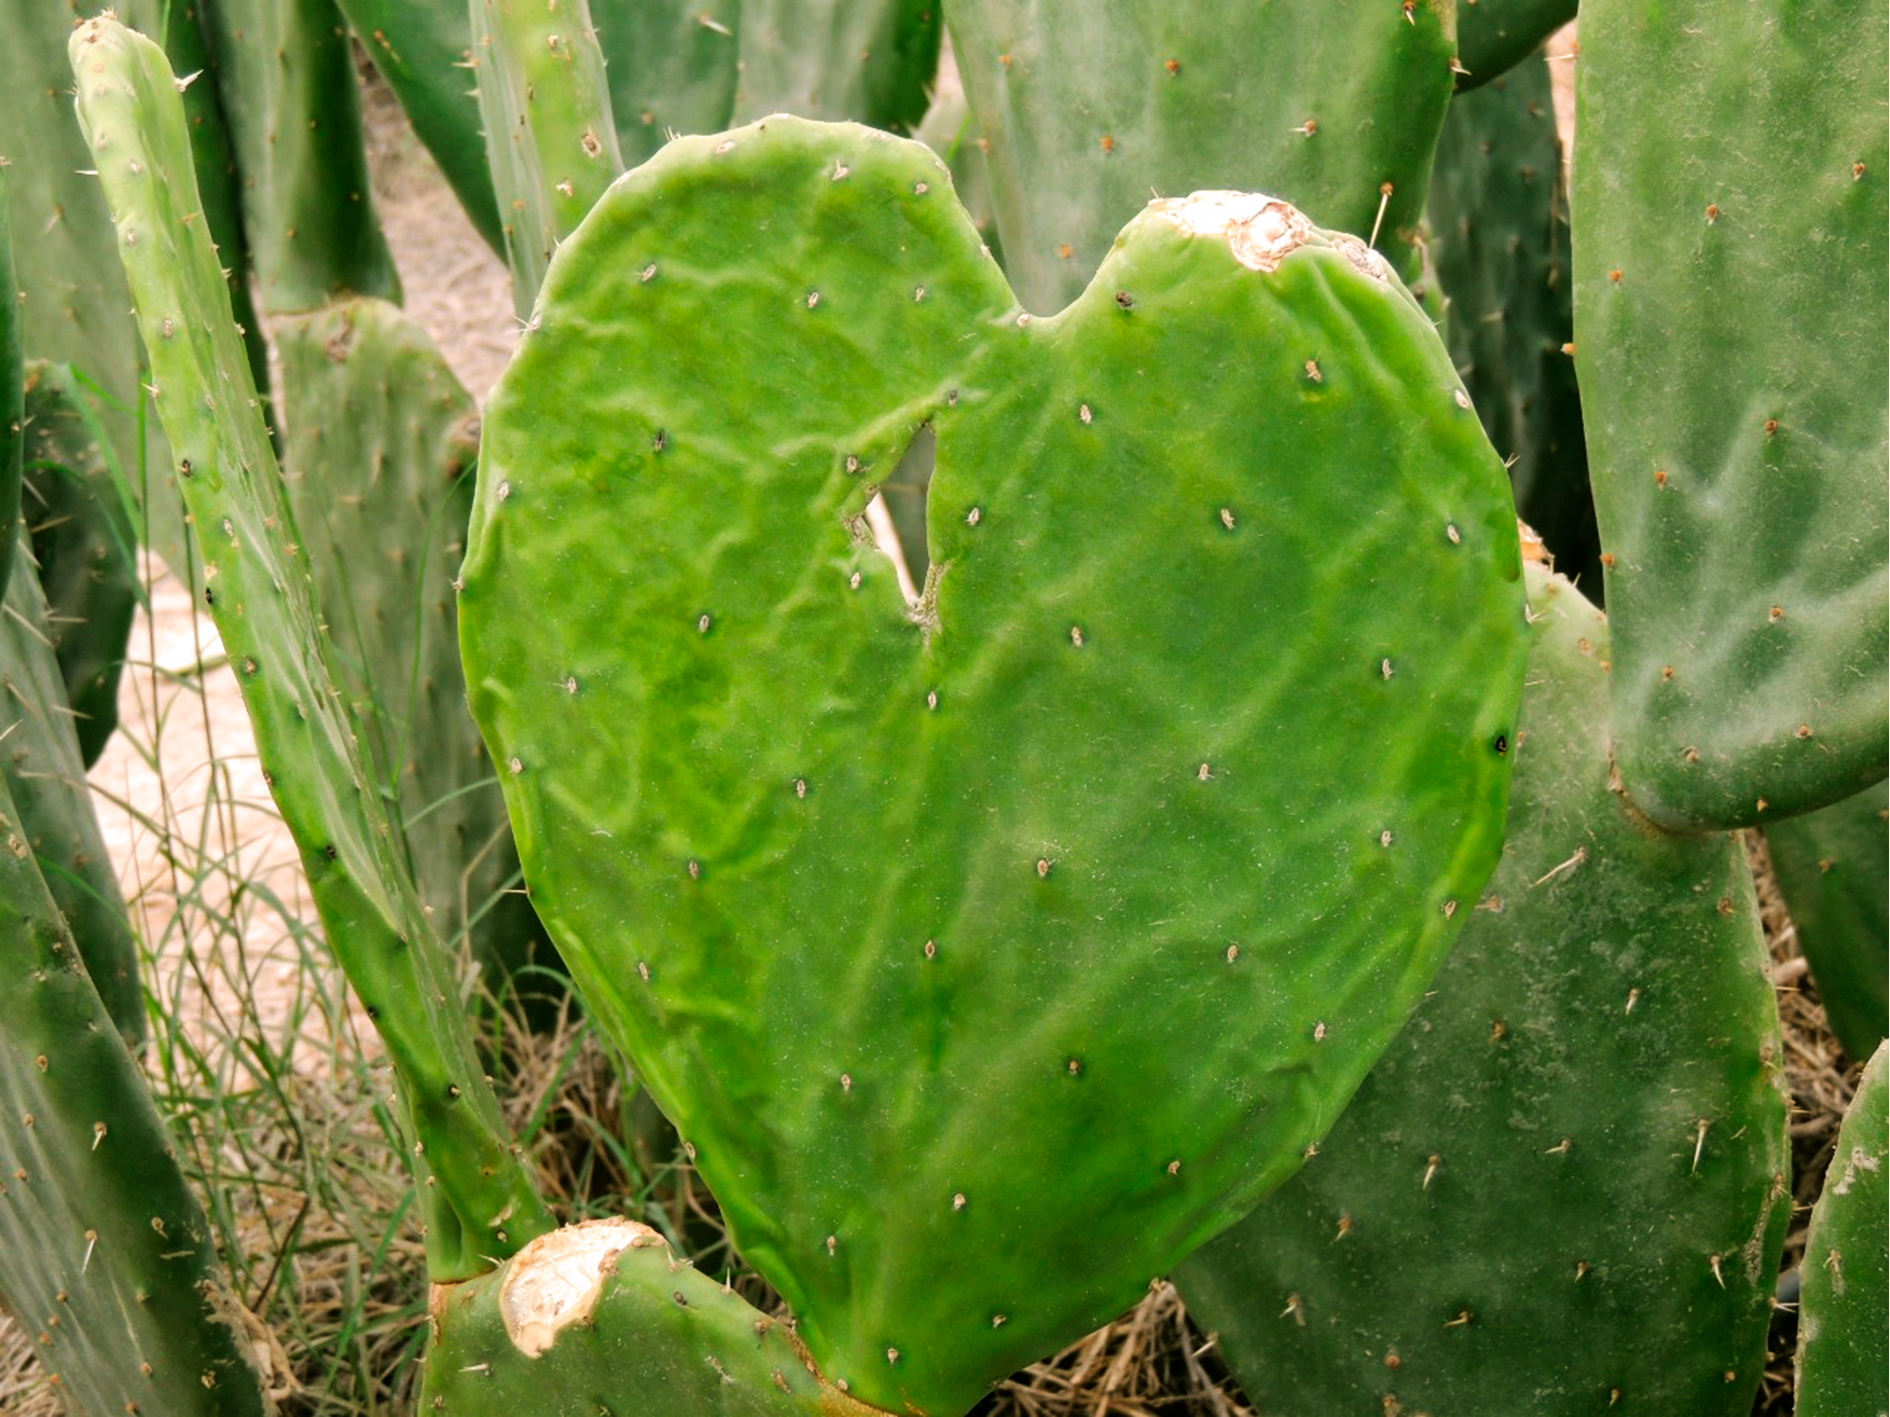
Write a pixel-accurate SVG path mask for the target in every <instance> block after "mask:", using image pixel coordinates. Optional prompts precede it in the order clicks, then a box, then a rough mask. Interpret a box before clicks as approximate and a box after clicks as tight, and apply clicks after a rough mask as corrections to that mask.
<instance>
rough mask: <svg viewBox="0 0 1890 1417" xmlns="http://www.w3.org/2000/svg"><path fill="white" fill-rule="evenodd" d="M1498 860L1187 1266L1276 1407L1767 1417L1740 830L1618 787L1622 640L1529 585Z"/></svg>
mask: <svg viewBox="0 0 1890 1417" xmlns="http://www.w3.org/2000/svg"><path fill="white" fill-rule="evenodd" d="M1527 574H1528V577H1529V584H1530V604H1531V611H1532V614H1533V616H1534V628H1533V629H1532V631H1531V639H1532V646H1531V652H1530V658H1529V681H1528V688H1527V689H1526V690H1525V691H1524V695H1523V705H1522V715H1521V719H1520V721H1519V724H1518V728H1517V732H1516V735H1515V742H1514V749H1515V753H1516V778H1515V783H1514V788H1513V794H1512V797H1511V804H1510V816H1509V823H1510V829H1509V839H1508V841H1507V842H1506V843H1505V845H1504V851H1503V860H1502V864H1501V865H1499V866H1498V867H1497V871H1496V875H1495V876H1494V878H1492V880H1491V882H1490V885H1489V889H1488V890H1487V891H1486V892H1485V893H1484V895H1483V897H1482V899H1481V900H1479V901H1478V902H1477V904H1476V908H1475V912H1474V914H1473V915H1472V917H1471V922H1470V924H1469V925H1468V926H1467V927H1466V928H1465V930H1464V932H1463V937H1462V939H1461V940H1459V941H1458V944H1457V947H1456V949H1455V950H1454V951H1453V952H1452V953H1451V956H1450V960H1449V962H1448V963H1447V964H1446V965H1445V967H1444V970H1443V972H1442V973H1441V974H1440V975H1439V976H1438V979H1437V982H1436V984H1435V985H1434V986H1433V989H1432V993H1431V994H1430V995H1429V996H1427V997H1426V999H1425V1001H1424V1003H1423V1004H1422V1005H1421V1006H1420V1007H1419V1009H1418V1012H1417V1014H1416V1015H1415V1016H1414V1017H1413V1018H1412V1020H1411V1022H1410V1024H1409V1026H1408V1027H1407V1028H1406V1029H1405V1031H1404V1034H1403V1035H1402V1036H1401V1037H1400V1038H1399V1039H1398V1041H1397V1042H1396V1043H1394V1044H1393V1045H1392V1046H1391V1049H1390V1050H1389V1051H1388V1052H1387V1053H1386V1054H1385V1056H1384V1058H1383V1059H1382V1060H1381V1061H1380V1062H1379V1064H1378V1066H1377V1067H1376V1068H1375V1069H1374V1070H1373V1071H1372V1074H1371V1076H1370V1077H1368V1078H1367V1079H1366V1080H1365V1084H1364V1086H1362V1087H1361V1088H1360V1089H1359V1092H1358V1096H1357V1097H1356V1098H1354V1099H1353V1101H1352V1105H1351V1107H1350V1108H1349V1109H1348V1110H1347V1112H1346V1114H1345V1116H1344V1117H1342V1118H1341V1119H1340V1120H1339V1124H1338V1125H1337V1126H1336V1127H1334V1128H1333V1130H1332V1133H1331V1135H1330V1136H1328V1137H1327V1138H1326V1140H1325V1142H1324V1143H1323V1144H1322V1145H1321V1147H1320V1150H1319V1155H1318V1156H1317V1157H1316V1158H1314V1159H1313V1160H1312V1161H1310V1162H1308V1163H1307V1165H1306V1168H1305V1169H1304V1170H1303V1171H1301V1172H1300V1174H1299V1175H1298V1176H1296V1177H1294V1178H1293V1180H1291V1181H1290V1182H1288V1183H1287V1184H1286V1185H1285V1186H1284V1187H1282V1188H1281V1189H1280V1190H1279V1191H1278V1192H1276V1193H1275V1194H1274V1195H1272V1196H1270V1197H1268V1198H1267V1199H1266V1200H1265V1201H1263V1202H1262V1203H1261V1205H1260V1207H1259V1208H1258V1209H1257V1210H1255V1211H1254V1213H1253V1214H1252V1215H1251V1216H1249V1217H1248V1218H1247V1219H1246V1220H1244V1221H1243V1222H1241V1224H1240V1225H1239V1226H1237V1227H1235V1229H1234V1230H1232V1231H1230V1232H1229V1233H1228V1234H1227V1235H1225V1236H1223V1237H1222V1238H1221V1239H1220V1240H1218V1241H1216V1242H1214V1243H1213V1244H1212V1245H1210V1246H1208V1247H1207V1248H1205V1249H1203V1250H1202V1251H1201V1252H1200V1253H1199V1254H1197V1255H1196V1256H1195V1257H1194V1258H1193V1259H1192V1260H1190V1261H1189V1262H1188V1263H1187V1264H1186V1265H1185V1266H1183V1268H1182V1270H1181V1271H1180V1273H1178V1274H1177V1276H1176V1282H1177V1284H1179V1285H1180V1287H1181V1290H1182V1294H1183V1296H1184V1297H1185V1298H1186V1299H1187V1301H1188V1307H1189V1310H1190V1312H1191V1313H1192V1314H1193V1315H1194V1316H1195V1318H1196V1319H1197V1321H1198V1322H1200V1324H1201V1325H1202V1326H1203V1327H1204V1328H1206V1329H1209V1330H1211V1331H1218V1333H1219V1334H1220V1346H1221V1350H1222V1352H1223V1354H1224V1355H1225V1356H1226V1358H1227V1361H1228V1364H1229V1366H1231V1367H1232V1368H1233V1369H1234V1371H1235V1373H1236V1375H1237V1376H1238V1377H1239V1379H1240V1382H1241V1386H1242V1387H1243V1388H1244V1389H1245V1390H1246V1393H1247V1395H1248V1397H1249V1398H1251V1399H1252V1400H1253V1401H1254V1402H1255V1403H1256V1404H1258V1405H1259V1407H1260V1409H1261V1410H1262V1411H1265V1412H1267V1413H1269V1414H1278V1417H1293V1415H1294V1414H1319V1417H1325V1414H1329V1413H1337V1412H1364V1411H1368V1410H1369V1411H1372V1412H1377V1411H1379V1410H1380V1407H1381V1405H1382V1407H1383V1410H1384V1411H1386V1412H1405V1413H1415V1412H1440V1413H1441V1412H1462V1413H1516V1414H1568V1415H1569V1417H1574V1414H1577V1413H1598V1412H1607V1411H1610V1410H1619V1411H1622V1412H1646V1413H1681V1412H1684V1413H1688V1414H1689V1415H1690V1417H1693V1414H1697V1415H1698V1417H1706V1415H1707V1414H1711V1413H1722V1414H1726V1417H1733V1414H1739V1417H1743V1414H1745V1413H1746V1412H1747V1411H1748V1410H1749V1409H1750V1407H1751V1403H1752V1393H1753V1389H1754V1387H1755V1386H1756V1384H1757V1382H1758V1379H1759V1374H1760V1372H1761V1370H1762V1369H1763V1367H1764V1365H1765V1336H1766V1326H1767V1322H1768V1320H1769V1318H1770V1313H1771V1294H1772V1288H1773V1279H1774V1276H1775V1275H1776V1272H1777V1268H1778V1257H1779V1250H1780V1246H1781V1243H1782V1241H1783V1239H1784V1233H1785V1221H1786V1216H1787V1213H1788V1210H1789V1207H1790V1196H1789V1193H1788V1191H1787V1189H1786V1176H1785V1173H1786V1169H1787V1167H1788V1166H1789V1158H1790V1153H1789V1150H1788V1147H1787V1143H1786V1138H1785V1099H1784V1097H1783V1096H1782V1092H1781V1088H1780V1085H1779V1078H1780V1069H1781V1059H1780V1050H1781V1037H1780V1033H1779V1025H1778V1012H1777V1008H1776V1006H1775V1004H1774V1002H1773V997H1772V992H1771V989H1770V986H1769V985H1768V983H1767V980H1766V974H1765V960H1766V952H1765V944H1764V941H1763V939H1762V937H1761V935H1760V931H1759V926H1758V919H1757V910H1756V907H1755V903H1754V900H1753V893H1752V881H1751V876H1750V873H1749V872H1748V870H1747V868H1746V863H1745V857H1744V853H1743V852H1742V851H1741V850H1740V848H1739V846H1738V844H1737V843H1736V842H1734V841H1732V840H1730V839H1728V838H1726V837H1677V836H1668V835H1667V834H1665V833H1663V832H1658V831H1653V830H1650V829H1649V828H1648V826H1647V825H1646V823H1645V822H1644V821H1642V820H1641V819H1640V818H1638V817H1637V816H1636V815H1635V814H1634V813H1633V811H1632V810H1631V809H1630V808H1629V807H1628V806H1627V805H1626V804H1624V803H1623V802H1622V800H1621V799H1620V797H1619V796H1618V795H1616V794H1615V793H1614V792H1613V791H1612V790H1611V789H1610V785H1609V764H1608V737H1607V713H1606V694H1607V671H1606V667H1605V664H1604V661H1605V660H1606V658H1607V656H1608V653H1609V650H1608V629H1607V625H1606V622H1605V621H1604V620H1603V618H1602V616H1601V614H1600V613H1599V612H1598V611H1596V610H1595V609H1594V608H1593V607H1592V606H1590V605H1589V604H1588V602H1587V601H1586V600H1584V599H1583V598H1582V596H1581V594H1580V593H1579V592H1578V591H1576V590H1575V588H1574V587H1573V586H1572V585H1570V584H1569V583H1568V582H1567V581H1565V580H1563V579H1561V578H1560V577H1558V576H1553V575H1551V574H1550V573H1549V572H1548V571H1547V570H1546V569H1543V568H1542V567H1539V566H1530V567H1529V568H1528V569H1527Z"/></svg>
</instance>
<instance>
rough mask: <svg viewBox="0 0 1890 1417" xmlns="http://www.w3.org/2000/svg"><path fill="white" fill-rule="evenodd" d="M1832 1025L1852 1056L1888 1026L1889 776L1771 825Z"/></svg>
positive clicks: (1771, 841) (1780, 869)
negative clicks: (1830, 804) (1816, 809)
mask: <svg viewBox="0 0 1890 1417" xmlns="http://www.w3.org/2000/svg"><path fill="white" fill-rule="evenodd" d="M1765 843H1766V845H1767V846H1768V847H1770V848H1771V853H1772V868H1773V870H1774V871H1775V872H1776V873H1777V875H1778V888H1779V891H1780V892H1781V893H1782V894H1783V895H1784V897H1785V905H1786V907H1787V908H1788V909H1789V910H1790V911H1791V913H1792V924H1793V925H1794V926H1796V927H1797V931H1798V947H1799V948H1800V949H1801V950H1803V951H1804V953H1805V958H1806V959H1807V960H1808V961H1810V964H1811V977H1812V978H1813V979H1814V980H1815V981H1816V982H1817V985H1818V997H1819V999H1821V1000H1822V1001H1823V1003H1824V1013H1825V1018H1826V1019H1827V1020H1828V1021H1829V1022H1830V1024H1831V1031H1832V1032H1833V1033H1835V1034H1836V1035H1837V1036H1838V1041H1839V1042H1841V1043H1842V1044H1843V1045H1844V1051H1845V1052H1846V1053H1848V1054H1849V1055H1850V1056H1851V1057H1852V1058H1853V1059H1857V1058H1868V1057H1869V1056H1870V1055H1871V1054H1872V1053H1874V1052H1876V1051H1877V1045H1878V1044H1879V1043H1881V1042H1883V1040H1884V1036H1885V1034H1886V1033H1890V786H1886V785H1885V784H1884V783H1881V782H1880V783H1878V784H1877V785H1876V786H1875V787H1868V788H1865V789H1864V791H1862V792H1860V793H1858V794H1857V796H1855V797H1849V798H1846V799H1845V800H1844V801H1842V802H1839V803H1838V804H1837V805H1836V806H1833V807H1826V808H1825V809H1824V810H1823V811H1821V812H1811V813H1808V814H1806V815H1805V816H1802V817H1793V818H1792V819H1791V820H1790V821H1786V822H1776V823H1774V824H1773V825H1772V826H1770V827H1768V828H1766V832H1765Z"/></svg>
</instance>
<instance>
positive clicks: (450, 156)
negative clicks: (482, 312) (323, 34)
mask: <svg viewBox="0 0 1890 1417" xmlns="http://www.w3.org/2000/svg"><path fill="white" fill-rule="evenodd" d="M338 3H339V5H340V7H341V10H342V13H343V14H345V15H346V16H347V17H348V23H349V24H350V25H352V26H353V27H354V32H355V35H356V37H357V38H359V40H360V41H361V47H362V48H363V49H365V50H367V53H368V57H369V58H370V59H372V60H373V61H374V67H375V69H376V70H378V71H379V73H380V75H381V77H382V78H383V79H385V80H386V81H387V86H388V87H389V88H391V89H392V90H393V91H394V93H395V94H396V95H397V96H398V97H399V99H400V106H401V109H402V111H404V112H405V113H406V115H407V121H408V122H409V123H411V124H412V125H413V131H414V135H415V136H416V137H418V138H419V139H420V141H421V142H422V143H424V144H426V148H427V151H428V152H430V153H432V154H433V160H434V161H435V162H437V163H438V164H439V165H440V173H441V175H442V176H444V177H445V178H446V180H447V182H448V184H449V185H450V186H451V187H452V189H453V193H454V195H455V196H457V197H458V198H459V203H460V205H461V206H462V207H464V208H465V209H466V215H467V217H468V219H469V220H471V222H472V224H473V225H474V226H475V227H477V228H478V229H479V234H480V235H481V236H483V237H484V238H485V240H486V244H487V245H489V246H491V247H492V249H493V250H494V251H496V252H498V253H499V254H500V255H504V254H505V237H504V235H503V232H502V224H501V222H500V220H499V203H498V199H497V198H496V197H495V196H493V193H492V172H491V170H490V169H489V168H488V167H487V166H486V144H485V139H484V136H483V134H482V133H481V132H480V127H479V95H478V94H477V93H476V92H474V90H473V86H472V85H471V84H469V83H467V82H466V73H465V70H466V67H467V66H468V65H469V64H470V63H471V61H472V48H471V39H472V35H471V21H470V15H469V13H468V11H467V8H466V6H465V5H464V4H459V3H451V2H450V0H437V2H436V0H338Z"/></svg>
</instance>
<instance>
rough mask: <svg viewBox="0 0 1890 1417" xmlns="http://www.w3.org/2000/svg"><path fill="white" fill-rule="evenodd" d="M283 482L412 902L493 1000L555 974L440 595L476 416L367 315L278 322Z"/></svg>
mask: <svg viewBox="0 0 1890 1417" xmlns="http://www.w3.org/2000/svg"><path fill="white" fill-rule="evenodd" d="M276 345H277V348H278V349H280V350H281V352H282V386H283V387H282V411H283V420H282V421H283V424H284V427H285V430H286V442H285V450H284V465H285V471H284V482H285V484H286V486H287V489H288V494H289V505H290V508H291V509H292V511H293V512H294V515H295V523H296V527H297V529H298V530H299V531H300V533H301V541H302V548H303V551H304V553H305V554H306V555H307V557H308V561H309V565H310V567H311V568H312V570H313V573H314V577H315V585H316V589H317V592H318V593H319V595H320V597H321V603H322V611H323V615H324V616H325V618H326V620H327V623H328V633H329V638H330V643H331V644H332V645H333V646H334V648H335V660H336V663H337V665H338V667H339V669H340V671H341V678H342V682H343V683H344V684H345V685H346V687H347V691H348V693H349V696H350V698H351V699H352V700H353V701H354V703H355V704H356V705H357V712H358V713H359V715H360V719H361V722H362V724H363V727H364V730H365V733H366V737H367V739H368V747H369V750H370V755H371V758H372V761H373V763H374V764H375V767H376V769H377V770H378V772H379V773H380V774H381V776H382V779H383V781H384V782H386V783H387V784H389V787H390V789H391V791H392V793H393V795H394V796H395V798H396V799H397V800H398V803H399V807H400V814H401V819H402V820H403V821H408V822H412V823H413V829H412V830H411V831H410V832H408V833H406V836H407V845H408V852H409V856H410V859H411V863H412V866H413V872H414V879H415V883H416V884H417V885H418V887H419V889H420V898H421V900H422V902H423V903H424V905H425V907H426V909H427V910H428V911H429V912H430V913H431V914H432V917H433V922H434V925H435V928H436V929H437V930H438V931H439V933H440V934H441V936H443V937H444V938H445V939H446V940H447V941H449V942H451V943H453V944H454V945H455V946H457V945H459V944H460V943H462V942H466V941H468V940H469V941H470V944H471V946H472V952H473V954H474V955H475V957H477V958H478V959H479V960H480V962H481V963H482V964H484V965H486V966H487V967H488V969H489V971H490V974H489V978H490V980H491V982H492V984H493V986H494V987H495V988H502V987H505V986H506V984H507V981H513V982H514V987H516V986H517V983H518V982H519V981H517V979H516V976H517V974H518V970H519V969H520V968H521V967H523V966H525V965H527V964H530V963H531V962H533V960H534V959H536V961H537V962H538V963H539V964H541V965H545V964H549V965H552V966H554V967H555V965H556V959H555V957H554V956H553V955H552V953H551V947H550V945H549V944H548V943H547V942H546V940H545V938H544V932H543V929H542V928H541V927H540V926H539V924H538V920H537V917H536V916H535V915H533V914H532V909H531V903H530V902H529V901H527V900H526V899H525V898H524V896H522V895H519V894H516V893H507V892H509V888H510V887H512V886H513V885H514V884H515V883H516V878H517V875H518V854H517V852H516V851H514V850H513V847H512V836H511V832H510V830H509V829H508V828H507V826H506V821H505V803H504V800H503V798H501V797H500V795H499V785H498V781H497V778H496V776H495V774H494V773H493V770H492V764H491V762H490V761H489V760H488V759H487V757H486V749H485V744H484V743H483V742H482V741H481V740H480V737H479V730H478V729H477V728H475V727H474V726H473V721H472V719H471V717H470V716H469V715H468V714H467V712H466V686H465V678H464V676H463V675H462V673H461V671H460V667H459V631H458V610H457V607H456V606H455V604H454V593H453V586H454V582H455V581H456V580H457V579H458V576H459V563H460V558H461V557H462V556H463V555H464V554H465V547H466V522H467V518H468V516H469V515H470V514H471V510H472V497H473V463H474V461H475V459H476V457H477V454H478V447H479V417H478V411H477V410H476V409H475V407H474V405H473V401H472V396H471V395H470V394H468V393H467V392H466V390H465V389H463V388H462V387H461V386H460V384H459V381H458V380H457V379H455V378H454V377H453V373H452V371H451V370H450V369H448V368H447V366H446V361H445V360H444V359H443V358H442V357H441V356H440V351H439V350H438V349H437V348H436V347H435V346H434V344H433V341H432V340H431V339H429V338H428V337H427V334H426V332H425V331H424V330H422V329H421V328H420V327H419V326H418V325H416V324H415V323H414V322H413V321H412V320H410V319H408V318H407V317H406V316H405V315H403V314H402V313H401V312H400V310H399V309H397V308H396V307H394V306H392V305H389V304H387V303H386V302H385V301H381V300H368V299H360V300H346V301H340V302H337V303H335V304H333V305H330V306H328V307H326V308H324V309H322V310H319V311H317V312H315V313H313V314H310V315H300V316H293V317H290V318H287V319H284V320H281V321H278V322H277V325H276Z"/></svg>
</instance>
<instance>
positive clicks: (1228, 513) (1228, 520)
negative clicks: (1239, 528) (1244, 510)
mask: <svg viewBox="0 0 1890 1417" xmlns="http://www.w3.org/2000/svg"><path fill="white" fill-rule="evenodd" d="M1221 525H1222V526H1223V527H1225V528H1226V529H1227V530H1229V531H1232V530H1233V529H1234V512H1233V509H1232V508H1231V507H1222V508H1221Z"/></svg>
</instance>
